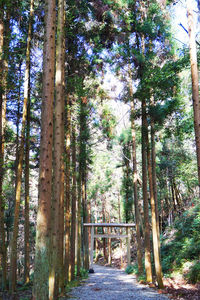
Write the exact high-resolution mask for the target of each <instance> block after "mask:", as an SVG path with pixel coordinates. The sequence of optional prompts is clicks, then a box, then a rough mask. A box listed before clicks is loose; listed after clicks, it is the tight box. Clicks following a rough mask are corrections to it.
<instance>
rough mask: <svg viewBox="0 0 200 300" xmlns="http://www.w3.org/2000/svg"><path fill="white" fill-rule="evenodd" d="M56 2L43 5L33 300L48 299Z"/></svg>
mask: <svg viewBox="0 0 200 300" xmlns="http://www.w3.org/2000/svg"><path fill="white" fill-rule="evenodd" d="M55 21H56V2H55V0H46V1H45V40H44V55H43V57H44V62H43V71H44V72H43V88H42V128H41V141H40V172H39V199H38V200H39V207H38V213H37V228H36V255H35V271H34V286H33V299H35V300H47V299H49V285H51V284H52V283H53V282H52V279H51V277H49V267H50V266H49V258H50V255H49V254H50V251H49V249H50V232H51V224H50V217H51V194H52V184H51V183H52V144H53V99H54V69H55V66H54V65H55V28H56V24H55V23H56V22H55Z"/></svg>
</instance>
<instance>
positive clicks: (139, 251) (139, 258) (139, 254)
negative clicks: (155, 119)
mask: <svg viewBox="0 0 200 300" xmlns="http://www.w3.org/2000/svg"><path fill="white" fill-rule="evenodd" d="M131 78H132V76H131V69H129V80H130V82H129V91H130V97H131V99H130V101H131V131H132V154H133V194H134V208H135V227H136V239H137V263H138V271H139V274H142V273H143V267H142V244H141V235H140V219H139V209H138V185H137V181H138V175H137V158H136V133H135V121H134V115H135V107H134V99H133V89H132V80H131Z"/></svg>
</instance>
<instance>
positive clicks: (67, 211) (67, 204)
mask: <svg viewBox="0 0 200 300" xmlns="http://www.w3.org/2000/svg"><path fill="white" fill-rule="evenodd" d="M66 127H67V128H66V175H65V184H66V198H65V201H66V202H65V276H66V277H65V281H66V282H68V281H69V256H70V144H71V140H70V138H71V134H70V133H71V103H70V100H69V94H68V95H67V114H66Z"/></svg>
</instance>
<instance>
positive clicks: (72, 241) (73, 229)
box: [70, 124, 77, 280]
mask: <svg viewBox="0 0 200 300" xmlns="http://www.w3.org/2000/svg"><path fill="white" fill-rule="evenodd" d="M75 130H76V129H75V124H73V125H72V218H71V239H70V244H71V247H70V250H71V253H70V265H71V280H74V279H75V256H76V253H75V241H76V200H77V198H76V131H75Z"/></svg>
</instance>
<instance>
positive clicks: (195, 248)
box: [161, 204, 200, 283]
mask: <svg viewBox="0 0 200 300" xmlns="http://www.w3.org/2000/svg"><path fill="white" fill-rule="evenodd" d="M161 255H162V268H163V273H164V274H168V275H170V274H172V273H173V272H180V273H182V274H184V276H185V278H186V279H187V280H188V281H189V282H192V283H196V282H198V281H200V204H197V205H196V206H194V207H192V208H190V209H189V210H187V211H185V212H184V213H183V214H182V216H181V218H180V217H179V219H178V220H176V221H175V223H174V226H173V228H169V230H168V233H167V234H166V236H164V237H163V238H162V248H161Z"/></svg>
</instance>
